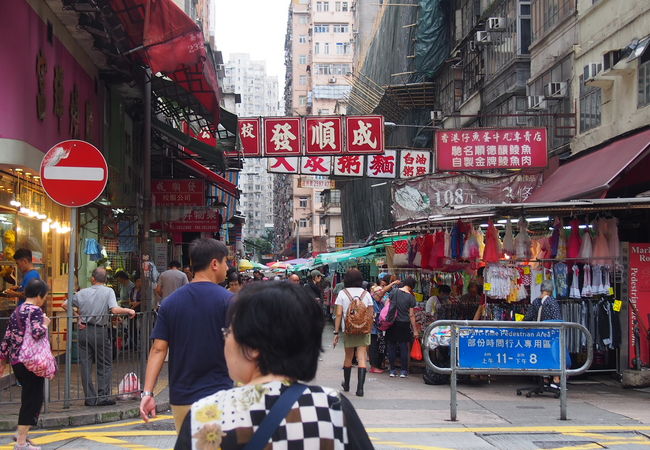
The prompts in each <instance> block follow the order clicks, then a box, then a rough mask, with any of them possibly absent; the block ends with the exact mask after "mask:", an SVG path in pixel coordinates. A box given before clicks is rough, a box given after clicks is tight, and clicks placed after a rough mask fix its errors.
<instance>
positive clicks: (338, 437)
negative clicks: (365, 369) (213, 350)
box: [175, 281, 373, 450]
mask: <svg viewBox="0 0 650 450" xmlns="http://www.w3.org/2000/svg"><path fill="white" fill-rule="evenodd" d="M230 314H231V325H230V327H229V328H226V329H224V337H225V355H226V362H227V364H228V371H229V374H230V377H231V378H232V379H233V380H234V381H235V382H237V383H238V385H239V387H236V388H233V389H230V390H227V391H221V392H217V393H215V394H213V395H210V396H208V397H205V398H203V399H201V400H199V401H198V402H196V403H194V405H192V411H191V414H189V415H188V417H187V419H186V420H185V423H184V424H183V427H182V429H181V432H180V434H179V437H178V440H177V441H176V447H175V448H176V449H189V448H193V449H199V450H204V449H206V450H207V449H218V448H222V449H240V448H244V447H245V445H246V444H247V443H248V442H249V441H250V440H251V438H252V436H253V434H254V433H255V431H256V430H257V429H258V427H259V426H260V424H261V423H262V421H263V420H264V418H265V417H266V415H267V414H268V413H269V411H270V409H271V408H272V407H273V404H274V403H275V401H276V400H277V399H278V398H279V397H280V395H281V394H282V393H283V392H284V391H285V390H286V389H287V388H288V387H289V386H290V385H291V384H293V383H294V382H296V381H297V380H301V381H309V380H311V379H313V378H314V377H315V375H316V369H317V366H318V357H319V355H320V352H321V337H322V332H323V327H324V319H323V315H322V313H321V311H320V309H319V308H318V305H317V304H316V303H314V302H313V301H312V299H310V298H309V297H308V296H307V295H306V293H305V292H304V290H303V289H301V288H300V286H297V285H293V284H291V283H288V282H282V281H277V282H275V281H274V282H263V283H253V284H249V285H247V286H246V287H245V288H244V289H242V291H241V292H240V293H239V294H238V296H237V301H235V302H234V303H233V306H232V310H231V312H230ZM269 444H270V445H271V448H288V449H292V448H308V449H311V448H313V449H317V448H332V449H334V448H337V449H352V448H355V449H357V448H358V449H365V448H368V449H371V448H373V446H372V443H371V442H370V439H369V438H368V434H367V433H366V431H365V429H364V427H363V425H362V423H361V421H360V419H359V417H358V416H357V413H356V411H355V410H354V408H353V407H352V405H351V403H350V402H349V401H348V400H347V399H346V398H345V397H343V396H342V395H340V394H339V393H338V392H337V391H335V390H333V389H329V388H326V387H322V386H309V387H308V388H307V389H306V390H305V391H304V392H303V393H302V395H301V396H300V398H299V399H298V401H297V402H296V403H294V405H293V406H292V409H291V411H290V412H289V414H288V415H287V416H286V418H285V419H284V420H282V422H281V423H280V425H279V427H278V428H277V429H276V430H275V432H274V433H273V435H272V437H271V440H270V442H269ZM266 448H269V447H268V446H267V447H266Z"/></svg>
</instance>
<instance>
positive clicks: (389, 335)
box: [386, 277, 419, 378]
mask: <svg viewBox="0 0 650 450" xmlns="http://www.w3.org/2000/svg"><path fill="white" fill-rule="evenodd" d="M414 288H415V278H413V277H408V278H407V279H406V280H404V282H403V283H402V287H401V288H399V289H397V290H395V291H394V292H393V293H392V294H391V295H390V302H391V305H390V310H389V312H388V317H390V318H392V317H395V322H394V323H393V326H391V327H390V328H389V329H388V331H386V342H387V344H388V362H389V364H390V374H389V376H391V377H396V376H397V369H396V368H395V360H396V359H397V349H398V348H399V351H400V359H401V363H402V367H401V369H402V370H401V373H400V375H399V376H400V378H406V377H407V376H408V367H409V357H410V354H409V344H410V343H411V339H412V338H411V328H412V329H413V335H414V336H415V338H416V339H417V338H418V337H419V332H418V328H417V325H416V323H415V312H414V310H413V308H415V296H414V295H413V289H414Z"/></svg>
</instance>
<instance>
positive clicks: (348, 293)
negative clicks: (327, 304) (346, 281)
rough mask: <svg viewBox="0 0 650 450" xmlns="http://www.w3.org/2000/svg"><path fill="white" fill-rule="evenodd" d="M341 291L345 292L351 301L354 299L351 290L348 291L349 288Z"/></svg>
mask: <svg viewBox="0 0 650 450" xmlns="http://www.w3.org/2000/svg"><path fill="white" fill-rule="evenodd" d="M341 292H344V293H345V295H347V296H348V298H349V299H350V302H351V301H352V300H354V298H353V297H352V294H350V291H348V290H347V289H343V290H342V291H341Z"/></svg>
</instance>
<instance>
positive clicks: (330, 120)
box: [305, 116, 343, 156]
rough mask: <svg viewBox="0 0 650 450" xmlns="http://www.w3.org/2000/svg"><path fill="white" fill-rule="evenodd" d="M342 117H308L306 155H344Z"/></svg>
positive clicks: (306, 121) (306, 122)
mask: <svg viewBox="0 0 650 450" xmlns="http://www.w3.org/2000/svg"><path fill="white" fill-rule="evenodd" d="M342 123H343V120H342V119H341V116H317V117H306V118H305V128H306V130H307V141H306V142H305V155H307V156H310V155H319V156H320V155H330V154H331V155H340V154H341V153H343V126H342Z"/></svg>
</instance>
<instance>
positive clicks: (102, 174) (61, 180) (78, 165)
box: [41, 139, 108, 207]
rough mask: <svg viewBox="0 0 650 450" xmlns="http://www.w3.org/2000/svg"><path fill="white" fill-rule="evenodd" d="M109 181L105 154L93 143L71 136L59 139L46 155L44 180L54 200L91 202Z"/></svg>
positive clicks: (71, 203)
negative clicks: (63, 139) (71, 137)
mask: <svg viewBox="0 0 650 450" xmlns="http://www.w3.org/2000/svg"><path fill="white" fill-rule="evenodd" d="M107 181H108V166H107V165H106V160H105V159H104V155H102V154H101V152H100V151H99V150H98V149H97V148H96V147H95V146H94V145H92V144H89V143H88V142H85V141H79V140H75V139H71V140H68V141H63V142H59V143H58V144H56V145H55V146H54V147H52V148H51V149H50V150H49V151H48V152H47V153H46V154H45V156H44V157H43V162H41V183H42V184H43V189H44V190H45V192H46V193H47V195H49V196H50V198H51V199H52V200H54V201H55V202H57V203H58V204H60V205H63V206H69V207H78V206H84V205H87V204H89V203H92V202H93V201H95V200H96V199H97V197H99V196H100V195H101V193H102V192H103V191H104V188H105V187H106V182H107Z"/></svg>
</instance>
